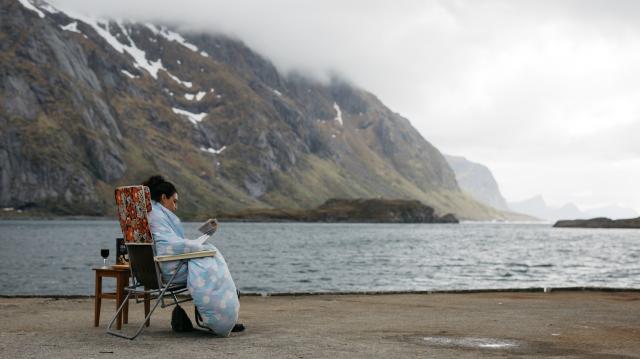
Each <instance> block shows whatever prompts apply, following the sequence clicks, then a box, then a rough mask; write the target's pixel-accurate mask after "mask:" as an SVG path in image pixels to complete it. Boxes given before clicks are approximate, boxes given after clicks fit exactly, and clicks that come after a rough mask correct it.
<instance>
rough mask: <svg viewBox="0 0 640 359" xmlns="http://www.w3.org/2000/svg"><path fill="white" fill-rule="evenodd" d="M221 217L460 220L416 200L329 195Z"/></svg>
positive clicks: (389, 221)
mask: <svg viewBox="0 0 640 359" xmlns="http://www.w3.org/2000/svg"><path fill="white" fill-rule="evenodd" d="M218 219H220V220H223V221H247V222H249V221H251V222H277V221H292V222H346V223H459V221H458V219H457V218H456V217H455V216H454V215H453V214H445V215H444V216H438V215H436V214H435V211H434V209H433V208H432V207H429V206H427V205H425V204H423V203H421V202H420V201H416V200H401V199H338V198H334V199H329V200H327V201H326V202H325V203H323V204H322V205H320V206H318V207H316V208H314V209H310V210H299V209H270V208H265V209H246V210H242V211H238V212H233V213H219V214H218Z"/></svg>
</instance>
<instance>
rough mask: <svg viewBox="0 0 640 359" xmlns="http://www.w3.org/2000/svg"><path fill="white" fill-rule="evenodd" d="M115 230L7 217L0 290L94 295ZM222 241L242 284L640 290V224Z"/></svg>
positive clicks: (390, 227)
mask: <svg viewBox="0 0 640 359" xmlns="http://www.w3.org/2000/svg"><path fill="white" fill-rule="evenodd" d="M197 225H198V224H197V223H186V224H185V229H186V232H187V235H188V236H190V237H191V238H195V237H196V236H197V230H196V227H197ZM118 236H120V228H119V226H118V224H117V223H116V222H111V221H0V249H1V250H0V294H5V295H6V294H92V292H93V286H94V283H93V282H94V279H93V272H92V271H91V267H92V266H96V265H100V264H101V263H102V258H101V257H100V248H101V247H108V248H110V249H111V257H110V258H109V259H110V260H111V262H112V263H113V259H114V254H113V253H114V252H115V238H116V237H118ZM213 243H214V244H215V245H216V246H217V247H218V249H219V250H220V251H221V252H222V253H223V254H224V256H225V258H226V260H227V262H228V264H229V267H230V269H231V273H232V275H233V277H234V279H235V281H236V284H237V286H238V287H239V289H240V290H241V291H244V292H301V291H313V292H322V291H365V290H381V291H385V290H449V289H485V288H528V287H544V286H550V287H563V286H606V287H628V288H640V230H604V229H602V230H601V229H554V228H551V227H550V225H548V224H490V223H463V224H460V225H433V224H426V225H422V224H416V225H414V224H297V223H295V224H294V223H284V224H283V223H222V224H221V227H220V230H219V231H218V233H217V234H216V235H215V237H214V240H213ZM107 287H109V286H108V285H107ZM111 287H112V286H111Z"/></svg>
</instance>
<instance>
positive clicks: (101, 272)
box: [92, 266, 130, 329]
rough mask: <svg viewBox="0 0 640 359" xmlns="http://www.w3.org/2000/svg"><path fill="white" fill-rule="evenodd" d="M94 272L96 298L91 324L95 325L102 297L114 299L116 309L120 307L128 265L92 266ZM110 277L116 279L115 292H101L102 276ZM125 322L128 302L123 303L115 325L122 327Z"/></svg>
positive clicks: (126, 320)
mask: <svg viewBox="0 0 640 359" xmlns="http://www.w3.org/2000/svg"><path fill="white" fill-rule="evenodd" d="M92 269H93V270H94V271H95V272H96V299H95V312H94V317H93V325H94V326H95V327H97V326H99V325H100V305H101V304H102V298H105V299H115V300H116V310H118V308H120V304H122V301H123V300H124V298H125V296H126V293H125V290H124V289H125V287H127V285H128V284H129V275H130V271H129V267H128V266H106V267H94V268H92ZM104 277H110V278H115V279H116V292H115V293H103V292H102V278H104ZM123 321H124V323H125V324H127V323H128V322H129V303H128V301H127V303H125V305H124V308H123V310H122V313H120V315H118V319H117V324H116V327H117V328H118V329H122V323H123Z"/></svg>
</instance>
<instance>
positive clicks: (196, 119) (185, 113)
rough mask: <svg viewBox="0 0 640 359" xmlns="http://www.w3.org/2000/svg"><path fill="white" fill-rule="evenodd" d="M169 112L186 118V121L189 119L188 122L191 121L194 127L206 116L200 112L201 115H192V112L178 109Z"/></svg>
mask: <svg viewBox="0 0 640 359" xmlns="http://www.w3.org/2000/svg"><path fill="white" fill-rule="evenodd" d="M171 110H172V111H173V113H175V114H177V115H182V116H186V117H187V119H189V121H191V123H193V124H194V125H196V126H197V125H198V123H199V122H200V121H202V119H204V118H205V117H206V116H207V113H206V112H202V113H193V112H189V111H186V110H182V109H179V108H175V107H173V108H171Z"/></svg>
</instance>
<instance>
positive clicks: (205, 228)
mask: <svg viewBox="0 0 640 359" xmlns="http://www.w3.org/2000/svg"><path fill="white" fill-rule="evenodd" d="M198 230H199V231H200V232H202V233H204V234H203V235H201V236H200V237H198V238H197V239H195V240H196V241H197V242H198V243H199V244H204V243H205V242H206V241H207V239H209V237H211V236H212V235H213V234H214V233H216V231H217V230H218V221H217V220H216V219H215V218H209V219H207V220H206V221H205V222H204V223H203V224H202V225H201V226H200V227H198Z"/></svg>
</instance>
